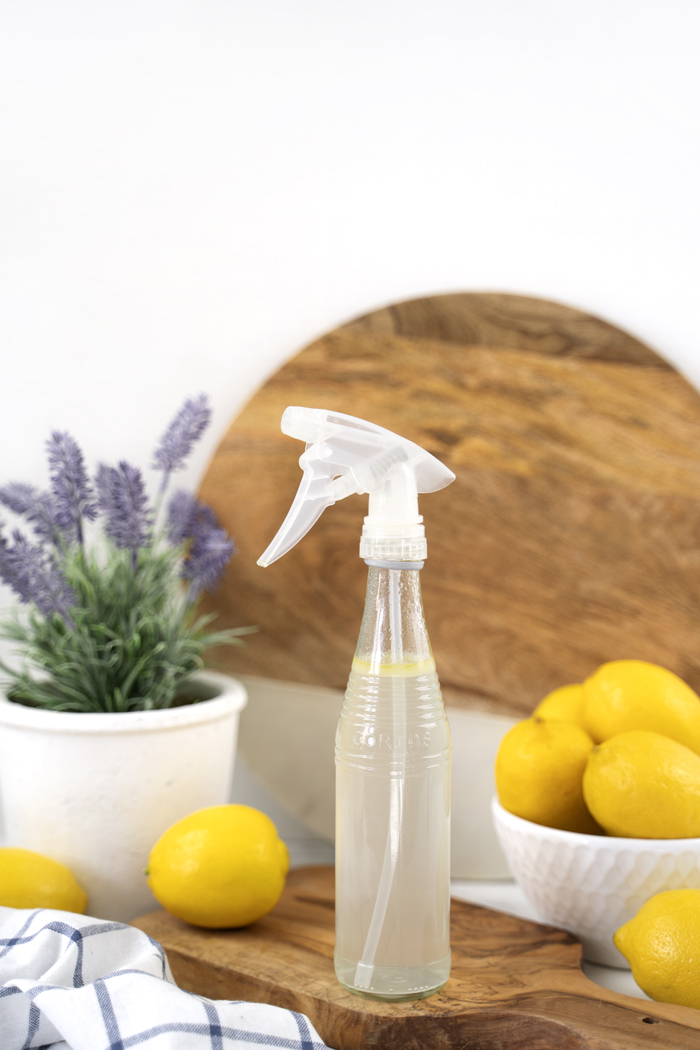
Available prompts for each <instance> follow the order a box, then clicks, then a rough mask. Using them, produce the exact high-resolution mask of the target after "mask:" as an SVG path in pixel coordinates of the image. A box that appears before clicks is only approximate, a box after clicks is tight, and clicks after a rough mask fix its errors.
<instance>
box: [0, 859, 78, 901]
mask: <svg viewBox="0 0 700 1050" xmlns="http://www.w3.org/2000/svg"><path fill="white" fill-rule="evenodd" d="M0 905H3V906H5V907H8V908H57V909H59V910H60V911H72V912H77V913H78V914H80V915H84V914H85V909H86V908H87V894H86V892H85V890H84V889H83V888H82V886H80V885H79V884H78V882H77V880H76V878H75V876H74V875H73V872H72V871H70V870H69V869H68V868H67V867H66V866H65V864H60V863H59V862H58V861H57V860H51V858H50V857H45V856H44V855H43V854H42V853H34V851H33V850H29V849H17V848H15V847H12V846H3V847H0Z"/></svg>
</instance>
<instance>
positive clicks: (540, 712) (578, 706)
mask: <svg viewBox="0 0 700 1050" xmlns="http://www.w3.org/2000/svg"><path fill="white" fill-rule="evenodd" d="M532 714H533V716H535V717H539V718H549V719H554V720H555V721H557V722H573V723H574V725H577V726H581V727H582V728H585V726H584V724H583V686H582V685H581V684H578V685H561V686H559V688H558V689H554V690H553V691H552V692H551V693H547V695H546V696H545V698H544V700H540V702H539V704H538V705H537V707H536V708H535V710H534V711H533V712H532Z"/></svg>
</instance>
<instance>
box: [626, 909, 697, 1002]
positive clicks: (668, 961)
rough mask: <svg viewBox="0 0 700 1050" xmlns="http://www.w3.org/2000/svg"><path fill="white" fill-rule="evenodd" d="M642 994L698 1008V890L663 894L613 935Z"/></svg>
mask: <svg viewBox="0 0 700 1050" xmlns="http://www.w3.org/2000/svg"><path fill="white" fill-rule="evenodd" d="M613 941H614V942H615V947H616V948H618V949H619V950H620V951H621V952H622V954H623V955H624V957H625V959H627V962H628V963H629V964H630V966H631V967H632V976H633V977H634V979H635V981H636V982H637V984H638V985H639V987H640V988H641V989H642V991H644V992H646V993H647V995H648V996H650V997H651V998H652V999H656V1000H658V1001H659V1002H662V1003H677V1004H678V1005H679V1006H693V1007H694V1008H695V1009H696V1010H698V1009H700V890H667V891H666V892H665V893H657V894H656V896H655V897H652V898H651V900H648V901H647V902H646V904H643V905H642V907H641V908H640V909H639V911H638V912H637V914H636V915H635V917H634V918H633V919H630V921H629V922H627V923H625V925H624V926H621V927H620V929H619V930H618V931H617V933H616V934H615V936H614V937H613Z"/></svg>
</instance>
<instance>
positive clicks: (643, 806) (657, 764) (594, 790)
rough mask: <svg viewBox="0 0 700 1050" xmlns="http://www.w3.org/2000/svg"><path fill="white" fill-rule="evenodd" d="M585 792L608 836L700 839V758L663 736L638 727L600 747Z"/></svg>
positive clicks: (586, 777) (585, 777)
mask: <svg viewBox="0 0 700 1050" xmlns="http://www.w3.org/2000/svg"><path fill="white" fill-rule="evenodd" d="M583 794H584V798H585V800H586V804H587V806H588V808H589V810H590V811H591V813H592V814H593V816H594V817H595V819H596V820H597V821H598V823H599V824H600V825H601V827H603V828H605V831H606V832H607V833H608V835H618V836H621V837H623V838H640V839H684V838H694V837H696V836H700V756H698V755H696V754H695V752H694V751H691V750H690V748H688V747H684V746H683V744H679V743H678V741H677V740H671V738H670V737H667V736H662V735H661V734H660V733H650V732H648V731H647V730H645V729H636V730H633V731H632V732H631V733H620V734H619V736H614V737H613V738H612V739H611V740H606V741H605V743H603V744H597V745H596V747H594V748H593V750H592V751H591V753H590V757H589V759H588V765H587V767H586V772H585V773H584V775H583Z"/></svg>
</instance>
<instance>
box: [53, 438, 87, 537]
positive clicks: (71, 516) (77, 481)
mask: <svg viewBox="0 0 700 1050" xmlns="http://www.w3.org/2000/svg"><path fill="white" fill-rule="evenodd" d="M46 447H47V448H48V450H49V468H50V472H51V494H52V496H53V503H54V507H55V514H56V521H57V523H58V525H59V526H60V528H62V529H65V530H66V531H68V533H69V534H70V533H71V532H72V531H73V530H75V536H76V538H77V540H78V542H79V543H82V542H83V525H82V519H83V518H87V519H88V520H89V521H93V520H94V518H95V517H96V516H97V504H96V503H95V501H94V499H93V494H92V489H91V488H90V483H89V481H88V476H87V472H86V470H85V463H84V461H83V454H82V452H81V451H80V448H79V446H78V443H77V442H76V441H75V440H74V438H72V437H71V436H70V434H68V433H66V432H61V431H58V430H54V432H53V433H52V435H51V437H50V439H49V440H48V441H47V442H46Z"/></svg>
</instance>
